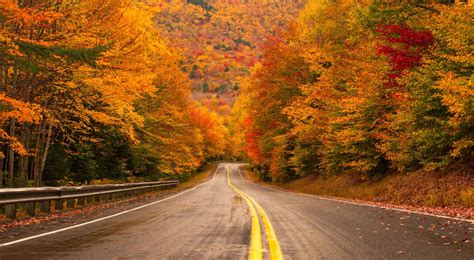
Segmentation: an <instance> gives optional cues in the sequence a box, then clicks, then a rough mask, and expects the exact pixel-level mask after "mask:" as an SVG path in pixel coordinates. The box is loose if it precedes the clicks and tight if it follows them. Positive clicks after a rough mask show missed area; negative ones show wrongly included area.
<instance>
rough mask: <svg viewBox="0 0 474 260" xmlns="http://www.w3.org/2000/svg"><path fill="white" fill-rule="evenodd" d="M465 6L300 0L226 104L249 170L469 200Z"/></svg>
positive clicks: (321, 183) (285, 178) (311, 183)
mask: <svg viewBox="0 0 474 260" xmlns="http://www.w3.org/2000/svg"><path fill="white" fill-rule="evenodd" d="M473 15H474V7H473V5H472V2H471V1H423V0H416V1H377V0H373V1H371V0H368V1H355V0H354V1H319V0H318V1H316V0H314V1H309V2H308V4H307V5H306V7H305V8H304V9H303V11H302V13H301V15H300V17H299V18H298V20H297V21H296V22H295V23H294V24H292V25H291V26H290V27H289V30H288V31H287V32H286V33H285V34H283V35H280V36H274V37H270V38H269V39H268V42H267V46H266V48H265V54H264V57H263V60H262V62H261V64H260V65H258V66H256V67H255V68H254V71H253V73H252V75H251V76H250V77H248V79H247V80H246V81H245V84H242V87H241V89H242V93H241V95H240V97H239V99H238V101H237V103H236V105H235V106H234V114H235V116H236V118H237V120H238V121H239V123H238V125H240V126H242V127H241V132H240V133H241V136H240V140H241V142H242V143H243V144H244V145H243V147H245V152H246V154H247V156H248V157H249V158H250V160H251V162H252V166H253V170H254V171H255V172H257V173H258V174H259V176H260V179H261V180H263V181H271V182H277V183H278V182H281V183H286V182H290V184H282V185H283V186H285V187H291V188H294V189H296V190H307V191H309V192H312V193H318V194H323V195H331V196H342V197H351V198H358V199H369V200H384V201H390V202H396V203H406V204H416V205H421V206H424V205H426V206H463V207H472V187H473V179H472V174H473V171H472V161H473V159H474V157H473V148H474V146H473V144H474V135H473V133H474V131H473V130H474V129H473V126H474V124H473V123H474V121H473V118H474V117H473V116H474V114H473V112H474V109H473V100H474V90H473V85H472V79H473V75H472V72H473V68H474V67H473V60H474V59H473V56H472V54H473V48H474V45H473V42H472V39H473V35H472V33H471V32H472V31H473V30H474V27H473V23H472V16H473ZM300 178H303V179H300ZM298 179H300V180H298ZM295 180H296V181H295ZM291 181H293V182H291ZM420 193H422V194H423V195H421V196H418V195H419V194H420Z"/></svg>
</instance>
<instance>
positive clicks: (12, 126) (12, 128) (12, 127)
mask: <svg viewBox="0 0 474 260" xmlns="http://www.w3.org/2000/svg"><path fill="white" fill-rule="evenodd" d="M9 135H10V137H14V136H15V118H11V119H10V133H9ZM11 145H12V141H10V145H9V146H8V185H9V186H10V187H12V186H13V169H14V166H15V151H13V148H11Z"/></svg>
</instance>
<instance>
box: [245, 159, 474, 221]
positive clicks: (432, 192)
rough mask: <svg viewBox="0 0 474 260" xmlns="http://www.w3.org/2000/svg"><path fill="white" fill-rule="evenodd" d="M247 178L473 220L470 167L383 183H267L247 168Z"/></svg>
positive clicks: (340, 179) (360, 179)
mask: <svg viewBox="0 0 474 260" xmlns="http://www.w3.org/2000/svg"><path fill="white" fill-rule="evenodd" d="M245 176H246V178H247V179H248V180H250V181H252V182H255V183H259V184H263V185H267V186H272V187H276V188H279V189H282V190H287V191H293V192H299V193H306V194H313V195H319V196H324V197H332V198H340V199H346V200H351V201H358V202H366V203H370V204H376V205H380V206H388V207H394V208H402V209H407V210H414V211H422V212H427V213H432V214H438V215H447V216H451V217H457V218H466V219H474V171H473V169H472V168H470V167H467V166H464V167H463V166H459V167H457V168H456V169H452V170H451V171H449V172H445V173H433V172H429V171H417V172H413V173H410V174H394V175H389V176H386V177H385V178H382V179H380V180H370V179H368V178H367V175H363V174H344V175H338V176H331V177H321V176H306V177H303V178H301V179H298V180H295V181H292V182H288V183H264V182H261V181H260V180H259V179H258V175H257V174H255V173H252V172H251V171H249V170H248V169H245Z"/></svg>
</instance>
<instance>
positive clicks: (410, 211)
mask: <svg viewBox="0 0 474 260" xmlns="http://www.w3.org/2000/svg"><path fill="white" fill-rule="evenodd" d="M238 168H239V175H240V178H241V179H242V180H243V181H244V182H247V183H250V184H252V185H255V186H258V187H262V188H265V189H269V190H273V191H278V192H285V193H291V194H295V195H300V196H304V197H310V198H316V199H322V200H328V201H334V202H341V203H346V204H352V205H357V206H367V207H372V208H378V209H385V210H395V211H401V212H406V213H413V214H419V215H425V216H430V217H437V218H444V219H449V220H456V221H463V222H468V223H470V224H474V220H471V219H464V218H455V217H449V216H443V215H436V214H431V213H426V212H421V211H414V210H407V209H398V208H392V207H386V206H378V205H371V204H365V203H360V202H354V201H347V200H343V199H335V198H328V197H323V196H318V195H311V194H306V193H300V192H293V191H286V190H280V189H275V188H270V187H267V186H264V185H260V184H257V183H253V182H251V181H248V180H246V179H244V177H243V176H242V171H241V169H240V166H238Z"/></svg>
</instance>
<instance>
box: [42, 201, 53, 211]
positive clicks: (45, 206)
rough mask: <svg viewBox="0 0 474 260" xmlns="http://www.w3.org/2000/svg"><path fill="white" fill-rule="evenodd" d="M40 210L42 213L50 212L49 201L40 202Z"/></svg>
mask: <svg viewBox="0 0 474 260" xmlns="http://www.w3.org/2000/svg"><path fill="white" fill-rule="evenodd" d="M40 211H41V212H43V213H51V201H49V200H47V201H42V202H40Z"/></svg>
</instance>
